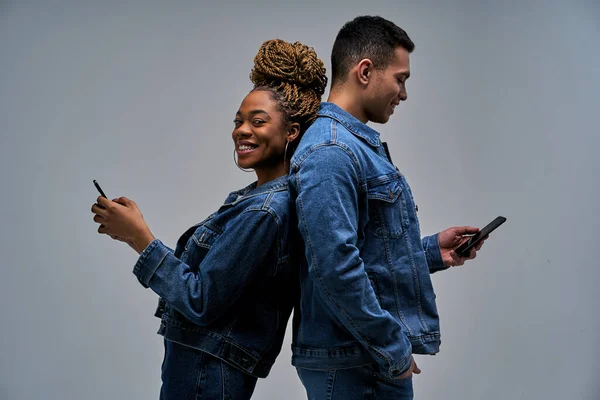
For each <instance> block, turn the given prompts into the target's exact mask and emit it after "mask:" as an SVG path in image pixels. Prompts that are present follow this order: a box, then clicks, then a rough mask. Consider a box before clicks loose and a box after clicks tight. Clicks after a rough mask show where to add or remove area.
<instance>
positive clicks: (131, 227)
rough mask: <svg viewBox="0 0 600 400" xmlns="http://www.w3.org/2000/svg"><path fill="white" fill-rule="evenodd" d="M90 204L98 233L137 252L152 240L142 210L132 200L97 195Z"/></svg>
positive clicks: (142, 249)
mask: <svg viewBox="0 0 600 400" xmlns="http://www.w3.org/2000/svg"><path fill="white" fill-rule="evenodd" d="M96 201H97V203H96V204H94V205H93V206H92V212H93V213H94V214H95V215H94V222H97V223H98V224H100V226H99V227H98V233H101V234H106V235H109V236H110V237H111V238H113V239H115V240H119V241H121V242H125V243H127V244H129V246H131V247H132V248H133V249H134V250H135V251H136V252H137V253H138V254H140V253H141V252H142V251H144V249H145V248H146V247H147V246H148V245H149V244H150V243H151V242H152V241H153V240H154V235H152V232H151V231H150V228H149V227H148V224H146V221H144V217H143V216H142V212H141V211H140V209H139V208H138V206H137V204H135V202H134V201H133V200H129V199H128V198H126V197H119V198H118V199H114V200H112V201H110V200H108V199H106V198H105V197H102V196H100V197H98V199H97V200H96Z"/></svg>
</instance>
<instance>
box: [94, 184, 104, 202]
mask: <svg viewBox="0 0 600 400" xmlns="http://www.w3.org/2000/svg"><path fill="white" fill-rule="evenodd" d="M94 186H96V189H98V191H99V192H100V196H102V197H104V198H105V199H106V198H107V197H106V195H105V194H104V192H103V191H102V188H101V187H100V185H98V182H96V180H95V179H94Z"/></svg>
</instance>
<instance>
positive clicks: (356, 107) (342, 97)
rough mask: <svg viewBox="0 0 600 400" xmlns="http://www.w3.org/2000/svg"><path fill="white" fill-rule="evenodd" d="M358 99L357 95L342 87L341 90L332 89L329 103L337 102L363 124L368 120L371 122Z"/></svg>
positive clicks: (337, 104) (328, 99)
mask: <svg viewBox="0 0 600 400" xmlns="http://www.w3.org/2000/svg"><path fill="white" fill-rule="evenodd" d="M356 99H357V96H354V95H352V93H350V92H348V91H345V90H343V89H341V90H332V91H331V92H330V93H329V97H328V98H327V101H328V102H329V103H333V104H335V105H336V106H338V107H339V108H341V109H342V110H344V111H346V112H347V113H349V114H351V115H353V116H354V117H356V118H357V119H358V120H359V121H360V122H362V123H363V124H366V123H367V122H369V119H368V118H367V116H366V115H365V112H364V110H363V109H362V107H361V106H360V104H358V102H357V101H356Z"/></svg>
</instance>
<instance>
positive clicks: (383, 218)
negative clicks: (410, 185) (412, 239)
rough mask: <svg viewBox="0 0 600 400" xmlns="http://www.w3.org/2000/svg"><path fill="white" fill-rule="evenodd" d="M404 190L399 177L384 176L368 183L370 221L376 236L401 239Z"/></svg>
mask: <svg viewBox="0 0 600 400" xmlns="http://www.w3.org/2000/svg"><path fill="white" fill-rule="evenodd" d="M403 192H404V190H403V187H402V184H401V181H400V177H399V176H398V175H391V176H390V175H384V176H381V177H377V178H374V179H370V180H369V181H367V199H368V208H369V221H370V222H371V223H372V224H373V229H374V234H375V236H378V237H382V238H399V237H401V236H402V232H403V218H405V215H406V213H405V212H404V211H405V210H404V207H405V204H404V201H403V195H404V193H403Z"/></svg>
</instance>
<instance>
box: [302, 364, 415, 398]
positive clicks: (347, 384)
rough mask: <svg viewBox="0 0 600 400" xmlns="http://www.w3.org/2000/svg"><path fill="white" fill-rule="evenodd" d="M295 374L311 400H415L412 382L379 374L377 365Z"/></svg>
mask: <svg viewBox="0 0 600 400" xmlns="http://www.w3.org/2000/svg"><path fill="white" fill-rule="evenodd" d="M296 370H297V371H298V375H299V376H300V380H301V381H302V384H303V385H304V388H305V389H306V394H307V395H308V400H366V399H369V400H370V399H377V400H379V399H393V400H412V399H413V384H412V378H407V379H391V378H388V377H386V376H385V375H382V374H381V373H379V368H378V366H377V364H368V365H363V366H360V367H354V368H345V369H331V370H311V369H305V368H296Z"/></svg>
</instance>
